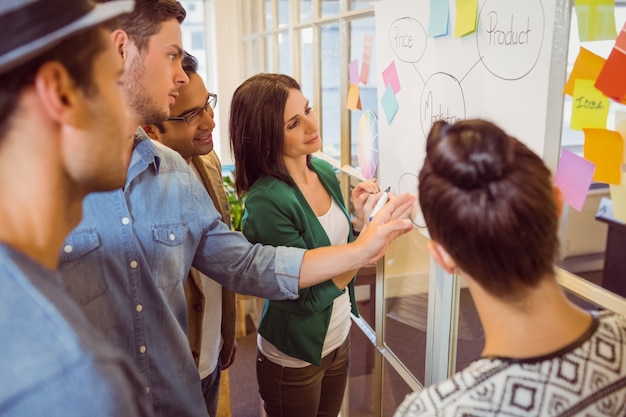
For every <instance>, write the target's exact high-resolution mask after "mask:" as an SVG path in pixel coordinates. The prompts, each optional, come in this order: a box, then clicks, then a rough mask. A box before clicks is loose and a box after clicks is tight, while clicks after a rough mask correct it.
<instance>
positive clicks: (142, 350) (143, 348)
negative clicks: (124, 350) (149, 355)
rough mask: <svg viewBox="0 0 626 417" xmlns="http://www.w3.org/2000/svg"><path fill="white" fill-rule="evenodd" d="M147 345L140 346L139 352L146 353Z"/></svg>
mask: <svg viewBox="0 0 626 417" xmlns="http://www.w3.org/2000/svg"><path fill="white" fill-rule="evenodd" d="M146 350H148V349H146V347H145V346H139V353H146Z"/></svg>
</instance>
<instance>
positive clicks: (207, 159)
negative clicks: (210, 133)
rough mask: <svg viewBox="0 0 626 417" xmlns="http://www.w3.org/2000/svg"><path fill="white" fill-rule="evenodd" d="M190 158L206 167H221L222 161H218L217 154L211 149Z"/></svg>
mask: <svg viewBox="0 0 626 417" xmlns="http://www.w3.org/2000/svg"><path fill="white" fill-rule="evenodd" d="M191 159H192V161H194V162H196V161H197V162H198V163H200V164H202V165H204V166H206V167H210V168H217V169H219V170H221V169H222V162H221V161H220V158H219V156H217V153H216V152H215V150H212V151H211V152H209V153H207V154H205V155H198V156H194V157H192V158H191Z"/></svg>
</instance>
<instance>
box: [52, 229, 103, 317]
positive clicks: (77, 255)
mask: <svg viewBox="0 0 626 417" xmlns="http://www.w3.org/2000/svg"><path fill="white" fill-rule="evenodd" d="M100 246H101V241H100V236H99V235H98V232H97V231H96V229H81V230H75V231H73V232H72V233H71V234H70V235H69V236H68V238H67V239H66V240H65V244H64V245H63V249H62V250H61V272H62V274H63V280H64V282H65V288H66V289H67V291H68V293H69V294H70V295H71V296H72V298H74V299H75V300H76V302H77V303H78V304H80V305H81V306H82V305H85V304H87V303H89V302H90V301H92V300H94V299H96V298H98V297H99V296H101V295H102V294H104V293H105V292H106V290H107V284H106V280H105V278H104V276H103V274H102V271H103V268H102V257H101V256H100V253H99V251H98V250H97V249H98V248H99V247H100Z"/></svg>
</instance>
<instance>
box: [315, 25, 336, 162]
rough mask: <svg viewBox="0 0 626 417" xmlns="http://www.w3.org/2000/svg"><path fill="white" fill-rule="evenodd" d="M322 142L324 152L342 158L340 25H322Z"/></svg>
mask: <svg viewBox="0 0 626 417" xmlns="http://www.w3.org/2000/svg"><path fill="white" fill-rule="evenodd" d="M321 37H322V39H321V51H322V57H321V59H322V80H321V81H322V83H321V84H322V106H321V107H322V114H321V115H320V114H319V113H318V116H320V118H321V122H322V142H323V148H322V150H323V151H324V153H327V154H328V155H329V156H331V157H333V158H337V159H340V157H341V146H340V132H341V130H340V119H339V110H340V109H339V107H340V97H339V76H340V73H339V71H340V68H339V66H338V65H337V63H338V62H339V25H338V24H332V25H327V26H324V27H322V30H321Z"/></svg>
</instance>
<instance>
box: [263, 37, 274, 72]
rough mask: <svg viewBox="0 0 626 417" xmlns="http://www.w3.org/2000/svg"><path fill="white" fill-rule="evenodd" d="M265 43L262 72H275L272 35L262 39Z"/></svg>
mask: <svg viewBox="0 0 626 417" xmlns="http://www.w3.org/2000/svg"><path fill="white" fill-rule="evenodd" d="M263 40H264V42H265V68H263V71H265V72H276V69H274V64H273V62H274V41H273V35H270V36H267V37H265V38H263Z"/></svg>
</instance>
